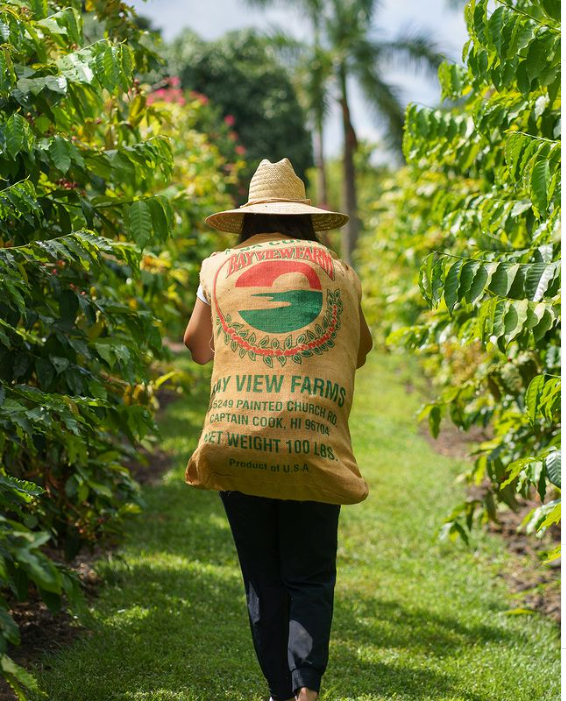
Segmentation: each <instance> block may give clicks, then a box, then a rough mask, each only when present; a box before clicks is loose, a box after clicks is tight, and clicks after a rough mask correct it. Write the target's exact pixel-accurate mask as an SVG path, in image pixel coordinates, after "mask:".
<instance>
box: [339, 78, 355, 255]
mask: <svg viewBox="0 0 566 701" xmlns="http://www.w3.org/2000/svg"><path fill="white" fill-rule="evenodd" d="M346 83H347V81H346V69H345V67H344V66H342V67H341V69H340V88H341V92H342V95H341V97H340V105H341V107H342V125H343V127H344V158H343V162H342V164H343V174H342V193H343V194H342V197H343V202H344V207H345V210H346V214H347V215H348V216H349V217H350V221H349V222H348V223H347V224H346V225H345V226H344V228H343V229H342V257H343V259H344V260H345V261H346V263H348V264H349V265H352V254H353V252H354V249H355V248H356V243H357V241H358V235H359V232H360V221H359V219H358V196H357V190H356V169H355V166H354V154H355V152H356V148H357V146H358V142H357V139H356V132H355V131H354V127H353V126H352V121H351V118H350V107H349V105H348V91H347V84H346Z"/></svg>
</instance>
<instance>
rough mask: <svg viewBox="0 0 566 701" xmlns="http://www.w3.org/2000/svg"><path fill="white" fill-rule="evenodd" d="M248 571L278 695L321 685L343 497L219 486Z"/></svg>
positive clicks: (253, 619)
mask: <svg viewBox="0 0 566 701" xmlns="http://www.w3.org/2000/svg"><path fill="white" fill-rule="evenodd" d="M219 494H220V497H221V499H222V502H223V504H224V508H225V510H226V515H227V517H228V521H229V523H230V528H231V530H232V535H233V536H234V542H235V544H236V549H237V551H238V558H239V560H240V567H241V570H242V576H243V579H244V585H245V590H246V599H247V604H248V613H249V620H250V627H251V631H252V638H253V643H254V648H255V651H256V655H257V658H258V661H259V664H260V667H261V669H262V671H263V674H264V676H265V678H266V679H267V682H268V684H269V690H270V693H271V696H272V697H273V699H274V700H275V701H282V700H283V699H289V698H291V697H293V695H294V694H295V692H296V691H298V689H300V688H301V687H303V686H306V687H308V688H309V689H313V690H314V691H319V690H320V682H321V678H322V675H323V674H324V671H325V669H326V666H327V664H328V647H329V641H330V628H331V623H332V612H333V605H334V585H335V583H336V550H337V545H338V517H339V515H340V505H337V504H324V503H322V502H316V501H294V500H284V499H269V498H267V497H257V496H249V495H247V494H242V493H241V492H226V491H224V492H222V491H221V492H219Z"/></svg>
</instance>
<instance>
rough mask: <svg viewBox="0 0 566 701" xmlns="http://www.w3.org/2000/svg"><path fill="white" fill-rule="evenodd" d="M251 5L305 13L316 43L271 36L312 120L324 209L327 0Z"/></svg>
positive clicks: (266, 0) (253, 0) (258, 0)
mask: <svg viewBox="0 0 566 701" xmlns="http://www.w3.org/2000/svg"><path fill="white" fill-rule="evenodd" d="M246 2H247V4H248V5H251V6H255V7H261V8H266V7H268V6H270V5H275V4H279V5H287V6H293V7H295V8H296V9H297V10H298V11H299V12H301V13H303V14H305V15H306V16H307V17H308V19H309V22H310V24H311V27H312V30H313V42H312V43H307V42H301V41H298V40H297V39H295V38H294V37H291V36H289V35H288V34H287V33H286V32H285V31H284V30H283V29H282V28H281V29H278V30H276V31H274V32H272V33H271V34H270V38H271V39H272V41H273V43H274V44H275V46H277V47H278V48H279V49H280V50H281V52H282V53H283V54H284V55H285V57H286V58H287V60H288V61H289V62H290V63H291V64H292V65H293V68H294V71H295V81H294V82H295V87H296V89H297V93H298V95H299V98H300V100H301V102H302V104H303V106H304V107H305V110H306V112H307V114H308V116H309V117H310V119H311V122H312V126H313V130H314V142H315V143H314V153H315V165H316V169H317V193H318V197H319V202H320V204H321V206H325V205H326V204H327V202H328V188H327V182H326V165H325V157H324V139H323V137H324V122H325V120H326V117H327V116H328V112H329V108H330V92H329V85H330V79H331V77H332V57H331V55H330V53H329V52H328V51H326V50H325V49H324V48H323V47H322V45H321V24H322V22H321V18H322V12H323V9H324V3H325V0H246Z"/></svg>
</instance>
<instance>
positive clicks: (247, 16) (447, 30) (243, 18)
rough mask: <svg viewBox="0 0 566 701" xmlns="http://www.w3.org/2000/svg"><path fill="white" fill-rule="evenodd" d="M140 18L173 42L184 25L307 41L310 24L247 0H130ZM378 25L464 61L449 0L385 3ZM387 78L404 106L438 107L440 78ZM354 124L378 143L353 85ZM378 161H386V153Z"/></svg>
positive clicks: (333, 129)
mask: <svg viewBox="0 0 566 701" xmlns="http://www.w3.org/2000/svg"><path fill="white" fill-rule="evenodd" d="M130 4H131V5H133V6H134V7H135V8H136V10H137V11H138V13H139V14H143V15H145V16H146V17H149V18H150V19H151V20H152V22H153V25H154V26H155V27H158V28H160V29H161V30H162V34H163V38H164V39H165V40H166V41H167V40H171V39H173V38H175V36H176V35H177V34H178V33H179V32H180V31H181V30H182V29H184V28H185V27H190V28H191V29H193V30H194V31H196V32H197V33H198V34H199V35H200V36H201V37H202V38H203V39H207V40H211V39H217V38H218V37H220V36H222V35H223V34H224V33H225V32H227V31H230V30H232V29H241V28H244V27H256V28H258V29H262V28H266V27H268V26H269V25H271V24H272V25H279V26H283V27H284V28H285V29H286V31H287V32H289V33H291V34H294V35H296V36H297V37H298V38H305V37H306V34H307V32H308V25H307V23H306V22H305V21H304V19H303V18H302V17H301V16H300V15H298V14H296V13H294V12H293V11H292V10H289V9H285V10H283V9H270V10H260V9H257V8H253V9H252V8H250V7H248V6H247V5H246V3H245V2H244V0H209V1H208V2H203V0H145V1H144V0H130ZM377 19H378V23H377V27H378V28H379V30H380V32H381V33H382V34H383V35H384V36H386V37H388V38H394V37H396V36H398V35H400V34H401V33H402V32H404V31H405V32H406V31H409V33H411V32H416V31H423V32H426V33H427V34H428V36H429V37H431V38H432V39H434V40H435V41H436V43H437V45H438V47H439V49H440V50H441V51H442V52H443V53H444V54H445V55H446V56H447V57H448V58H450V59H452V60H454V61H460V59H461V53H462V47H463V46H464V43H465V42H466V40H467V33H466V26H465V23H464V14H463V9H458V10H454V9H450V8H449V3H448V0H426V2H423V0H382V3H381V9H380V11H379V13H378V18H377ZM387 80H388V81H389V82H390V83H392V84H394V85H397V86H398V87H399V89H400V95H401V99H402V101H403V103H404V104H406V103H407V102H409V101H410V102H417V103H419V104H423V105H429V106H434V105H435V104H437V103H438V100H439V98H440V89H439V87H438V79H437V78H435V77H431V76H428V77H427V76H425V75H423V74H420V75H419V74H416V73H414V72H413V71H412V70H411V69H408V70H404V69H403V68H402V67H401V66H395V67H391V70H390V71H389V72H388V75H387ZM351 100H352V105H351V112H352V121H353V123H354V127H355V129H356V132H357V134H358V136H359V137H361V138H364V139H369V140H371V141H373V142H379V139H380V134H383V133H384V132H383V126H382V125H380V124H379V122H378V121H377V119H376V116H375V115H374V114H373V113H372V110H371V109H369V107H368V105H367V104H366V103H365V100H364V98H363V95H361V93H360V92H359V91H358V90H357V89H356V86H355V85H352V87H351ZM324 141H325V148H326V153H327V155H329V156H336V155H338V154H339V153H340V151H341V145H342V131H341V122H340V114H339V112H338V108H337V107H335V108H334V110H333V112H332V114H331V115H330V117H329V119H328V124H327V126H326V133H325V139H324ZM378 160H382V161H383V160H387V156H386V155H384V154H383V153H382V154H381V157H380V158H378Z"/></svg>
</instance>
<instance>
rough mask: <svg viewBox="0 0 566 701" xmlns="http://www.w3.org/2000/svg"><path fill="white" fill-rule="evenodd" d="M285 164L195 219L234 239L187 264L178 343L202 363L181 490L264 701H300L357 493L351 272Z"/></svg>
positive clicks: (359, 343) (324, 636) (362, 328)
mask: <svg viewBox="0 0 566 701" xmlns="http://www.w3.org/2000/svg"><path fill="white" fill-rule="evenodd" d="M347 221H348V217H347V215H345V214H342V213H340V212H332V211H328V210H325V209H320V208H317V207H315V206H313V205H312V204H311V201H310V200H309V199H307V198H306V192H305V185H304V183H303V181H302V180H301V179H300V178H299V177H298V176H297V175H296V174H295V172H294V170H293V167H292V165H291V163H290V161H289V160H288V159H287V158H283V159H282V160H280V161H278V162H277V163H271V162H270V161H269V160H268V159H264V160H262V161H261V163H260V164H259V166H258V168H257V170H256V172H255V173H254V175H253V177H252V179H251V182H250V189H249V197H248V201H247V202H246V203H245V204H244V205H242V206H241V207H238V208H235V209H231V210H225V211H222V212H218V213H216V214H212V215H210V216H209V217H207V219H206V223H207V224H209V225H210V226H212V227H214V228H215V229H217V230H219V231H225V232H232V233H234V234H238V235H239V241H238V243H236V244H235V245H234V246H232V247H231V248H228V249H226V250H224V251H216V252H214V253H213V254H212V255H211V256H209V257H208V258H207V259H205V260H204V261H203V262H202V265H201V268H200V273H199V282H200V284H199V286H198V290H197V300H196V303H195V307H194V310H193V312H192V315H191V318H190V320H189V322H188V325H187V328H186V331H185V334H184V343H185V345H186V346H187V348H188V349H189V350H190V352H191V356H192V358H193V360H194V361H195V362H197V363H199V364H205V363H208V362H210V361H211V360H213V361H214V364H213V369H212V377H211V393H210V401H209V405H208V409H207V413H206V417H205V420H204V425H203V429H202V432H201V434H200V436H199V441H198V444H197V447H196V449H195V451H194V452H193V454H192V455H191V457H190V458H189V461H188V464H187V467H186V472H185V481H186V483H187V484H188V485H190V486H192V487H194V488H197V489H212V490H217V491H218V493H219V497H220V499H221V501H222V504H223V507H224V510H225V513H226V517H227V519H228V522H229V525H230V529H231V532H232V536H233V539H234V543H235V546H236V551H237V554H238V559H239V563H240V568H241V573H242V577H243V582H244V587H245V593H246V601H247V608H248V616H249V623H250V629H251V634H252V640H253V645H254V649H255V653H256V656H257V659H258V662H259V665H260V667H261V670H262V672H263V675H264V677H265V679H266V681H267V684H268V687H269V692H270V694H271V697H270V701H294V700H295V699H297V701H314V700H315V699H317V698H318V696H319V693H320V688H321V681H322V677H323V674H324V672H325V671H326V668H327V665H328V657H329V642H330V633H331V624H332V615H333V607H334V589H335V584H336V576H337V571H336V555H337V547H338V522H339V515H340V510H341V507H342V506H343V505H346V504H357V503H359V502H361V501H363V500H364V499H366V497H367V496H368V493H369V489H368V484H367V482H366V481H365V479H364V478H363V476H362V475H361V473H360V470H359V467H358V465H357V463H356V459H355V456H354V454H353V451H352V445H351V436H350V431H349V426H348V418H349V414H350V409H351V406H352V398H353V392H354V377H355V372H356V370H357V369H358V368H360V367H361V366H362V365H363V364H364V363H365V359H366V356H367V354H368V352H369V351H370V350H371V348H372V345H373V342H372V338H371V334H370V331H369V329H368V325H367V323H366V320H365V318H364V314H363V311H362V307H361V299H362V287H361V282H360V279H359V277H358V274H357V273H356V271H355V270H354V269H353V268H352V267H351V266H349V265H347V264H346V262H344V261H343V260H341V259H340V258H339V256H338V255H337V254H336V253H335V252H334V251H333V250H331V249H330V248H329V247H327V246H325V245H324V244H323V243H322V242H321V241H320V240H319V237H318V234H319V232H325V231H328V230H330V229H335V228H339V227H341V226H343V225H344V224H345V223H346V222H347Z"/></svg>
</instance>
